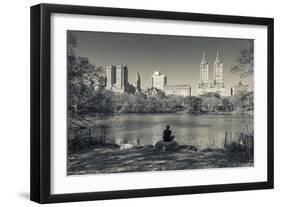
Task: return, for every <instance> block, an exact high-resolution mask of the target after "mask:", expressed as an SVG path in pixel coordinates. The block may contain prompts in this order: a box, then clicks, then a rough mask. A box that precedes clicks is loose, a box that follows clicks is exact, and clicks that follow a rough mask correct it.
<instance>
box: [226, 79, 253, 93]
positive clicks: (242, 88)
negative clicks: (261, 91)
mask: <svg viewBox="0 0 281 207" xmlns="http://www.w3.org/2000/svg"><path fill="white" fill-rule="evenodd" d="M253 91H254V87H253V85H251V84H243V83H242V82H241V81H240V82H239V84H238V85H234V86H232V87H231V89H230V94H231V95H232V96H233V95H239V94H245V93H249V92H253Z"/></svg>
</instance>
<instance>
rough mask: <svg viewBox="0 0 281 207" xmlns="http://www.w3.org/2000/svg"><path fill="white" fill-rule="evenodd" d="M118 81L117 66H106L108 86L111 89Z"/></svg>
mask: <svg viewBox="0 0 281 207" xmlns="http://www.w3.org/2000/svg"><path fill="white" fill-rule="evenodd" d="M115 83H116V66H115V65H109V66H107V67H106V88H107V89H111V88H112V86H114V85H115Z"/></svg>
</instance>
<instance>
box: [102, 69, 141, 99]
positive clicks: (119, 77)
mask: <svg viewBox="0 0 281 207" xmlns="http://www.w3.org/2000/svg"><path fill="white" fill-rule="evenodd" d="M106 89H108V90H112V91H114V92H116V93H124V92H127V93H129V92H130V93H131V92H135V91H137V90H138V91H139V90H140V89H141V80H140V74H139V73H137V74H136V81H135V84H134V86H133V85H131V84H130V83H129V82H128V66H127V65H124V64H122V65H117V66H115V65H109V66H107V67H106Z"/></svg>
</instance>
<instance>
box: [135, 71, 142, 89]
mask: <svg viewBox="0 0 281 207" xmlns="http://www.w3.org/2000/svg"><path fill="white" fill-rule="evenodd" d="M134 86H135V88H136V90H138V91H140V90H141V78H140V74H139V73H137V74H136V79H135V84H134Z"/></svg>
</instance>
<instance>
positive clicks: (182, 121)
mask: <svg viewBox="0 0 281 207" xmlns="http://www.w3.org/2000/svg"><path fill="white" fill-rule="evenodd" d="M114 124H115V126H114V127H112V128H110V129H109V130H108V132H107V137H108V138H109V139H112V140H115V142H116V143H118V144H120V143H122V142H123V143H124V142H127V143H131V144H136V143H137V142H139V143H140V144H154V143H155V142H157V141H158V140H161V139H162V133H163V130H164V129H165V127H166V125H170V129H171V131H172V133H173V134H174V135H175V139H174V140H175V141H177V142H178V143H179V144H188V145H194V146H197V147H199V148H207V147H211V148H212V147H222V144H223V142H224V139H225V133H226V132H232V133H233V134H235V133H236V132H247V131H250V132H252V131H253V116H252V115H249V114H235V115H232V114H224V115H223V114H215V115H191V114H187V113H183V114H177V113H171V114H121V115H120V116H118V118H117V120H116V122H114Z"/></svg>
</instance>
